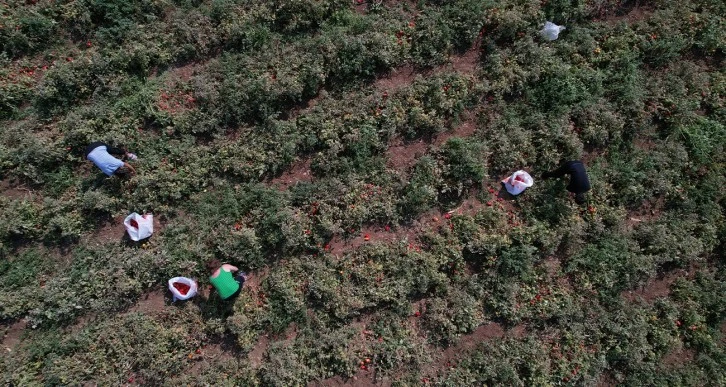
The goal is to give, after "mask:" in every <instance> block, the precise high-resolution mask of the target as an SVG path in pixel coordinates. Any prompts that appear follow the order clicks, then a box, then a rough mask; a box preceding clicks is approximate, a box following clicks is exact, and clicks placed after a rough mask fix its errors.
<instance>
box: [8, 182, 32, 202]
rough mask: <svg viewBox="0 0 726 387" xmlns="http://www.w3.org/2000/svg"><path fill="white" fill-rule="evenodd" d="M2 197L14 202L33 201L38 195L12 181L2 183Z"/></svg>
mask: <svg viewBox="0 0 726 387" xmlns="http://www.w3.org/2000/svg"><path fill="white" fill-rule="evenodd" d="M0 195H2V196H5V197H7V198H10V199H12V200H22V199H33V196H34V195H36V194H35V193H34V192H33V191H32V190H30V189H28V188H25V187H23V186H21V185H18V184H17V183H14V182H11V181H10V180H1V181H0Z"/></svg>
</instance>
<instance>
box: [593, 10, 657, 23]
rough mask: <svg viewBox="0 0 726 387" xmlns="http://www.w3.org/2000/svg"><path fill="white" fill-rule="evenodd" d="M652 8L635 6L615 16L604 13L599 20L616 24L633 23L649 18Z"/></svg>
mask: <svg viewBox="0 0 726 387" xmlns="http://www.w3.org/2000/svg"><path fill="white" fill-rule="evenodd" d="M653 11H654V10H653V9H651V8H648V7H639V6H636V7H634V8H633V9H632V10H630V12H628V13H626V14H624V15H620V16H616V15H614V14H613V15H604V18H603V19H601V20H600V21H604V22H605V23H607V24H617V23H620V22H623V23H626V24H633V23H635V22H638V21H642V20H645V19H647V18H649V17H650V16H651V15H652V14H653Z"/></svg>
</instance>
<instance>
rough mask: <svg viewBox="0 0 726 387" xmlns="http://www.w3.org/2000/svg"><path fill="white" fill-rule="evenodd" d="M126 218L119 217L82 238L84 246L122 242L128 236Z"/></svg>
mask: <svg viewBox="0 0 726 387" xmlns="http://www.w3.org/2000/svg"><path fill="white" fill-rule="evenodd" d="M124 218H125V216H117V217H115V218H113V219H111V221H110V222H108V223H106V224H105V225H104V226H103V227H101V228H99V229H96V230H95V231H94V232H93V233H91V234H89V235H84V236H83V237H81V243H82V244H83V245H94V244H96V245H104V244H107V243H113V242H121V241H122V240H123V239H124V237H125V235H126V229H125V228H124ZM154 223H156V219H154ZM154 231H156V224H155V225H154Z"/></svg>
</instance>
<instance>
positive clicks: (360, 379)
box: [307, 367, 391, 387]
mask: <svg viewBox="0 0 726 387" xmlns="http://www.w3.org/2000/svg"><path fill="white" fill-rule="evenodd" d="M375 374H376V371H375V369H374V368H372V367H371V368H368V369H367V370H360V371H358V372H356V374H355V375H354V376H353V377H351V378H350V379H348V380H346V379H345V378H343V377H342V376H334V377H332V378H329V379H325V380H319V381H315V382H310V383H308V384H307V385H308V387H333V386H359V387H372V386H377V387H389V386H391V381H390V380H388V379H387V378H383V379H381V380H379V381H374V379H375V378H376V375H375Z"/></svg>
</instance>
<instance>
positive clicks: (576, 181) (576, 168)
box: [541, 160, 590, 204]
mask: <svg viewBox="0 0 726 387" xmlns="http://www.w3.org/2000/svg"><path fill="white" fill-rule="evenodd" d="M564 175H570V184H568V185H567V190H568V191H570V192H572V193H574V194H575V203H577V204H585V192H587V191H589V190H590V179H589V178H588V177H587V170H585V164H583V163H582V161H580V160H571V161H568V162H566V163H564V164H562V165H561V166H560V167H559V168H557V169H555V170H554V171H550V172H545V173H543V174H542V176H541V177H542V179H547V178H550V177H554V178H559V177H562V176H564Z"/></svg>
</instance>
